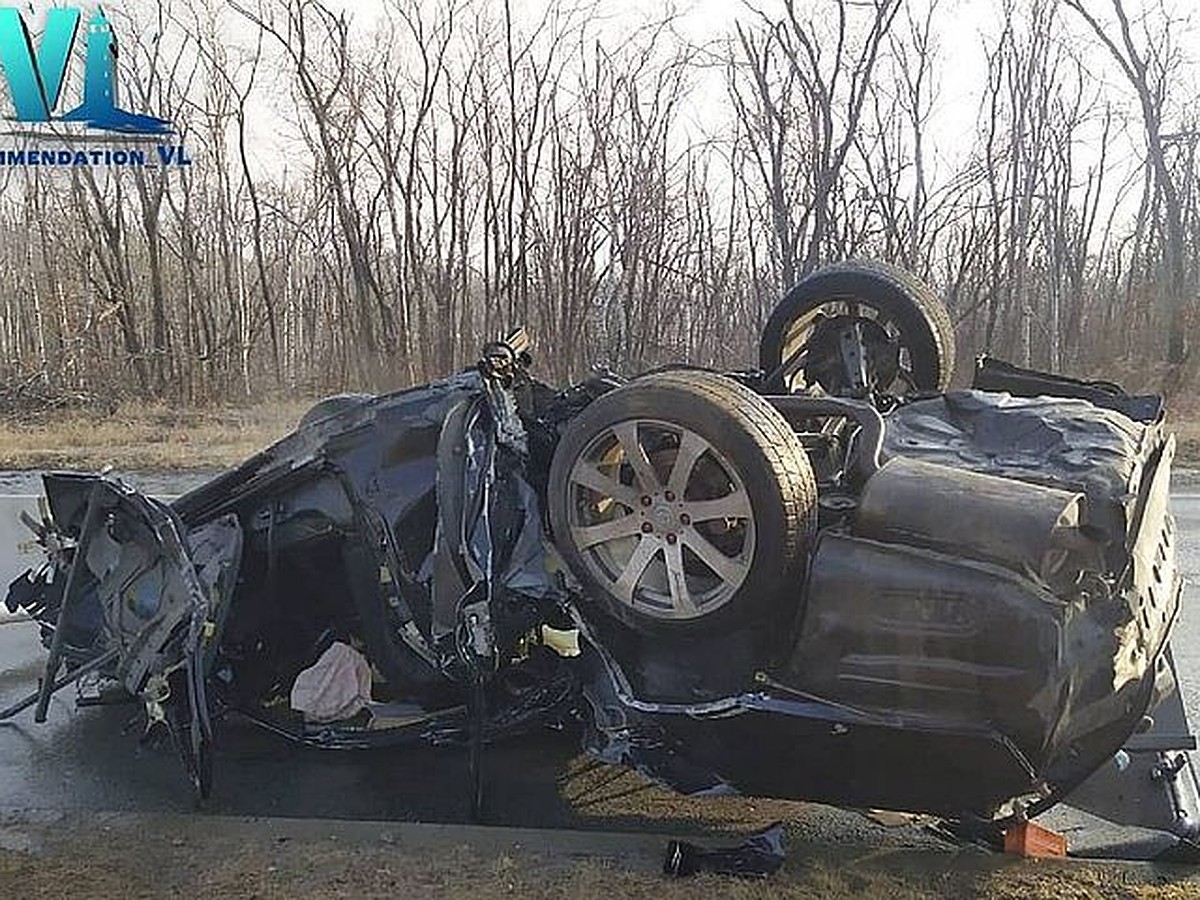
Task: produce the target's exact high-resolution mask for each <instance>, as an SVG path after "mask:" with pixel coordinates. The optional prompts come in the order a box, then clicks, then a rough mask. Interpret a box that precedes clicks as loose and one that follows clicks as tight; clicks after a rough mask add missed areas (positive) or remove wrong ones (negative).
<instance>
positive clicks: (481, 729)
mask: <svg viewBox="0 0 1200 900" xmlns="http://www.w3.org/2000/svg"><path fill="white" fill-rule="evenodd" d="M527 350H528V347H527V341H526V339H525V338H524V336H523V334H521V333H518V334H516V335H513V336H510V338H508V339H506V340H505V341H502V342H498V343H497V344H494V345H491V346H490V347H489V348H487V350H486V352H485V355H484V358H483V359H482V360H481V362H480V364H479V365H478V366H477V367H476V368H474V369H472V370H470V371H468V372H465V373H462V374H459V375H456V376H453V377H451V378H448V379H446V380H443V381H440V382H436V383H433V384H430V385H426V386H422V387H418V388H413V389H411V390H406V391H401V392H398V393H394V394H388V395H383V396H378V397H366V396H361V395H348V396H344V397H339V398H331V399H330V400H328V401H324V402H323V403H322V404H320V405H319V406H318V407H317V408H315V409H314V410H313V412H311V413H310V414H309V415H308V416H306V417H305V420H304V421H303V422H302V423H301V425H300V427H299V428H298V429H297V430H296V431H295V432H294V433H293V434H291V435H289V436H288V437H286V438H285V439H283V440H282V441H280V442H279V443H277V444H275V445H274V446H272V447H270V448H267V449H266V450H264V451H262V452H261V453H259V454H257V455H256V456H254V457H253V458H251V459H249V460H247V461H246V462H245V463H244V464H242V465H241V466H239V467H237V468H235V469H233V470H230V471H228V472H226V473H224V474H222V475H220V476H219V477H217V478H215V479H214V480H212V481H211V482H209V483H207V484H205V485H203V486H201V487H200V488H198V489H196V490H194V491H192V492H190V493H189V494H186V495H185V496H183V497H180V498H179V499H177V500H175V501H174V502H172V503H170V504H165V503H161V502H159V501H156V500H153V499H151V498H148V497H144V496H142V495H139V494H137V493H136V492H134V491H132V490H131V489H129V488H127V487H125V486H124V485H123V484H122V483H121V482H120V481H117V480H114V479H111V478H107V477H102V476H88V475H68V474H54V475H48V476H46V478H45V486H46V497H47V513H48V515H47V517H46V520H45V521H43V522H33V523H31V524H32V526H33V527H34V529H35V531H37V533H38V538H39V540H40V541H41V542H42V544H43V546H44V547H45V548H46V551H47V556H48V559H47V563H46V565H45V566H43V567H42V568H40V569H39V570H37V571H32V572H30V573H27V575H25V576H24V577H23V578H22V579H19V580H18V581H17V582H16V583H14V585H13V586H12V588H11V589H10V592H9V598H8V605H9V607H10V608H11V609H14V610H15V609H18V608H21V609H24V610H26V611H27V612H29V613H30V614H31V615H32V616H33V617H34V618H36V619H37V620H38V621H39V622H40V623H42V629H43V637H44V640H45V643H46V644H47V646H48V648H49V650H50V654H51V655H50V660H49V662H48V665H47V677H46V679H44V681H43V685H42V689H41V690H40V691H39V693H38V695H36V697H35V698H32V699H31V702H30V704H29V705H33V703H36V704H37V705H38V707H39V709H38V713H39V715H44V712H45V702H46V700H47V699H48V697H49V694H50V693H51V692H52V691H53V690H56V689H58V688H60V687H62V686H63V685H65V684H66V683H67V682H68V681H69V680H70V679H71V678H72V676H74V675H79V674H80V673H83V674H88V673H92V672H97V671H98V672H100V673H101V674H102V675H103V676H104V677H105V678H106V679H108V680H109V681H110V682H112V683H113V684H115V685H117V686H119V689H120V690H121V691H122V692H123V693H124V694H125V695H127V696H129V697H136V698H138V699H140V700H141V701H142V702H144V703H145V705H146V707H147V710H148V715H149V719H150V721H151V722H154V723H161V725H162V727H164V728H166V729H167V730H168V732H169V733H170V734H171V735H172V737H173V738H174V740H175V743H176V746H177V747H178V748H179V750H180V753H181V756H182V758H183V759H184V762H185V765H186V767H187V770H188V772H189V774H190V776H191V779H192V783H193V786H194V788H195V791H196V794H197V796H198V797H203V796H204V795H206V794H207V792H208V791H209V789H210V785H211V777H212V772H211V756H210V748H211V744H212V741H213V739H214V737H213V731H214V725H213V722H214V720H219V719H220V718H221V717H222V716H225V715H233V714H236V715H240V716H245V717H248V718H250V719H252V720H253V721H255V722H257V723H259V724H260V725H262V726H264V727H266V728H269V729H271V730H272V731H275V732H277V733H280V734H282V735H285V736H287V737H290V738H293V739H296V740H300V741H304V742H307V743H310V744H314V745H317V746H327V747H354V746H375V745H379V744H387V743H400V742H403V741H407V740H425V741H437V742H454V743H460V744H465V745H466V746H468V747H469V748H470V750H471V759H472V761H473V763H472V764H473V769H474V771H475V772H476V773H477V772H478V766H477V761H478V755H479V753H480V752H482V751H481V748H482V747H483V746H484V745H486V743H488V742H489V741H494V740H499V739H501V738H504V737H506V736H512V735H517V734H519V733H520V732H522V731H524V730H527V729H530V728H534V727H542V726H544V725H547V724H554V725H559V724H563V723H571V722H575V723H580V724H581V725H582V726H583V728H584V733H585V743H586V745H587V747H588V748H589V749H590V750H591V751H592V752H594V753H596V754H597V755H599V756H600V757H601V758H602V759H604V760H606V761H609V762H614V763H621V764H625V765H629V766H631V767H634V768H636V769H638V770H639V771H641V772H643V773H644V774H646V775H647V776H648V777H650V778H653V779H655V780H657V781H660V782H662V783H664V784H667V785H670V786H672V787H674V788H676V789H678V790H681V791H685V792H689V793H695V792H719V791H725V790H731V789H732V790H736V791H740V792H742V793H746V794H752V795H759V796H771V797H784V798H796V799H807V800H816V801H823V802H828V803H832V804H837V805H843V806H854V807H865V808H881V809H895V810H904V811H911V812H927V813H933V814H936V815H939V816H944V817H947V818H949V819H953V820H957V821H962V822H974V823H984V824H994V825H997V826H1000V825H1002V824H1003V823H1005V822H1010V821H1013V820H1015V819H1020V818H1024V817H1029V816H1033V815H1037V814H1038V813H1040V812H1041V811H1043V810H1045V809H1047V808H1049V807H1050V806H1052V805H1053V804H1055V803H1057V802H1058V801H1060V800H1062V799H1063V798H1064V797H1065V796H1067V795H1068V794H1069V793H1070V792H1071V791H1072V790H1074V789H1076V788H1077V787H1078V786H1079V785H1080V784H1082V783H1083V782H1085V781H1086V780H1087V779H1088V778H1089V776H1091V775H1092V774H1093V773H1095V772H1096V771H1097V770H1098V769H1101V768H1102V767H1103V766H1104V765H1105V764H1106V763H1107V762H1109V761H1110V760H1112V759H1113V758H1114V757H1115V756H1116V755H1117V754H1119V753H1121V752H1124V751H1123V750H1122V748H1123V747H1126V746H1129V745H1130V743H1131V742H1133V743H1135V744H1136V742H1137V741H1138V740H1141V741H1142V749H1143V751H1144V752H1147V753H1152V754H1153V760H1154V765H1156V766H1158V767H1159V768H1158V770H1157V771H1160V773H1161V771H1162V767H1163V766H1166V767H1167V768H1172V767H1173V768H1172V771H1173V775H1172V776H1171V777H1169V778H1166V777H1161V778H1159V779H1158V780H1157V781H1156V782H1155V784H1154V785H1153V786H1152V787H1146V788H1145V791H1147V792H1148V791H1151V790H1152V791H1153V792H1154V793H1155V797H1157V798H1158V800H1156V801H1155V802H1158V801H1159V800H1161V803H1162V804H1164V805H1165V808H1168V809H1169V815H1166V816H1165V819H1164V821H1165V822H1167V824H1166V825H1165V826H1164V827H1169V828H1170V829H1172V830H1174V831H1175V832H1176V833H1177V834H1179V835H1180V836H1181V837H1184V838H1187V839H1190V838H1192V837H1194V834H1193V831H1194V829H1195V827H1196V823H1195V820H1194V814H1193V808H1194V796H1193V794H1194V790H1193V788H1192V787H1191V786H1194V776H1193V775H1192V773H1191V767H1190V761H1188V758H1187V754H1186V750H1187V749H1188V746H1186V745H1184V746H1178V745H1177V744H1171V742H1170V741H1168V742H1167V743H1160V744H1155V743H1154V742H1153V740H1151V738H1152V737H1153V735H1154V734H1155V733H1156V727H1157V726H1156V723H1155V716H1156V715H1159V713H1158V712H1157V711H1158V710H1159V709H1162V708H1165V707H1164V704H1165V705H1166V707H1169V708H1170V710H1171V711H1172V715H1173V716H1174V717H1176V718H1178V717H1179V716H1181V715H1182V705H1181V703H1180V701H1179V696H1178V691H1177V690H1176V688H1175V684H1174V672H1173V667H1172V663H1171V657H1170V653H1169V647H1168V638H1169V636H1170V632H1171V628H1172V625H1173V624H1174V622H1175V619H1176V617H1177V615H1178V608H1179V600H1180V589H1181V580H1180V577H1179V575H1178V573H1177V571H1176V567H1175V547H1174V542H1175V535H1174V525H1173V520H1172V518H1171V515H1170V511H1169V505H1168V493H1169V482H1170V469H1171V462H1172V457H1173V454H1174V440H1173V438H1172V437H1171V435H1169V434H1168V433H1167V432H1166V430H1165V429H1164V426H1163V415H1162V403H1161V401H1160V400H1159V399H1158V398H1154V397H1130V396H1128V395H1126V394H1124V393H1123V392H1121V391H1120V390H1119V389H1117V388H1115V387H1114V386H1111V385H1097V384H1092V383H1083V382H1078V381H1073V380H1071V379H1067V378H1062V377H1060V376H1054V375H1047V374H1044V373H1037V372H1032V371H1029V370H1023V369H1018V368H1016V367H1012V366H1007V365H1005V364H1001V363H997V362H996V361H993V360H986V359H985V360H981V361H980V363H979V365H978V367H977V370H976V373H975V380H974V383H973V386H972V387H971V388H970V389H962V390H954V389H951V388H950V384H949V379H950V369H951V367H952V364H953V358H954V350H953V334H952V330H951V329H950V327H949V319H948V316H946V314H945V310H944V309H943V308H942V307H941V306H940V304H939V303H937V301H936V298H933V297H932V295H930V294H929V292H928V290H927V289H925V288H924V287H923V286H920V285H918V284H916V283H915V282H913V281H912V279H910V278H909V277H908V276H905V275H903V274H902V273H898V272H896V271H895V270H892V269H889V268H886V267H881V266H877V265H874V264H868V265H864V264H841V265H838V266H831V267H829V268H827V269H825V270H821V271H819V272H818V273H815V275H813V276H810V277H809V278H808V279H806V280H805V281H803V282H801V284H800V285H798V286H797V288H796V289H794V290H793V291H792V292H791V293H789V295H788V296H787V297H785V299H784V301H783V302H782V303H781V304H780V307H779V309H777V311H776V314H775V315H774V316H773V317H772V320H771V322H770V323H769V324H768V326H767V329H766V331H765V332H764V337H763V347H762V354H761V359H760V366H759V368H758V369H756V370H753V371H747V372H734V373H725V374H718V373H714V372H709V371H704V370H697V369H690V368H682V367H681V368H672V369H668V370H662V371H658V372H653V373H649V374H646V375H643V376H640V377H637V378H633V379H624V378H621V377H618V376H615V375H612V374H611V373H606V372H605V373H599V374H596V375H593V376H592V377H590V378H588V379H586V380H584V381H583V382H581V383H579V384H575V385H571V386H569V387H567V388H565V389H557V388H553V387H550V386H548V385H545V384H542V383H540V382H538V381H537V380H536V379H535V378H534V377H533V376H532V375H531V374H530V372H529V368H530V362H531V360H530V357H529V354H528V352H527ZM335 647H336V648H337V651H336V652H335V653H334V654H333V655H332V656H330V651H331V648H335ZM352 653H357V654H360V655H361V657H362V659H363V660H365V661H366V663H369V667H370V673H371V678H370V679H369V680H370V681H371V684H370V686H369V690H368V691H367V692H366V693H368V695H369V696H366V697H361V698H359V699H360V700H361V702H357V703H354V702H352V703H350V705H347V704H346V702H345V701H346V700H347V699H349V700H351V701H353V700H354V699H355V697H354V696H353V694H354V691H353V690H350V694H349V695H347V696H342V695H340V694H339V695H338V696H337V699H336V702H334V703H333V704H332V705H330V707H329V708H330V709H332V710H335V711H339V712H334V713H331V714H329V715H322V714H315V713H314V712H313V711H314V710H315V709H316V707H311V708H310V707H304V709H305V710H307V712H308V715H304V714H302V712H301V711H298V708H297V701H295V699H294V698H295V696H296V695H295V692H294V688H295V686H296V685H297V682H298V679H300V678H302V677H304V678H305V679H307V680H306V682H305V683H306V685H309V686H311V684H313V683H317V684H318V685H319V684H320V683H321V679H322V678H334V677H335V676H334V675H333V674H331V673H332V669H329V670H326V669H325V668H324V667H323V666H324V663H322V661H323V660H329V659H332V658H334V657H337V656H339V655H341V656H343V657H347V656H348V655H349V654H352ZM318 664H321V665H320V666H319V665H318ZM318 669H319V671H318ZM362 671H363V669H362V668H361V667H359V669H358V673H359V680H360V681H361V675H362ZM64 672H65V674H63V673H64ZM351 680H353V679H351ZM360 693H361V691H360ZM289 701H290V702H289ZM301 706H303V704H301ZM1172 721H1175V720H1174V719H1172ZM1183 727H1184V729H1186V721H1185V720H1184V722H1183ZM478 782H479V779H478V777H477V776H476V792H478V790H479V785H478Z"/></svg>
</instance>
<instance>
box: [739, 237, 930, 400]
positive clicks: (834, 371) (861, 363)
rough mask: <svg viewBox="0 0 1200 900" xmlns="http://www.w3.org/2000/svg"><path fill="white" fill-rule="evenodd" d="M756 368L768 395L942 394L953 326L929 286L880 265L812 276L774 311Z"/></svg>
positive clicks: (841, 266) (858, 264)
mask: <svg viewBox="0 0 1200 900" xmlns="http://www.w3.org/2000/svg"><path fill="white" fill-rule="evenodd" d="M759 366H760V367H761V368H762V369H763V371H764V372H765V373H766V377H767V385H766V386H767V388H768V390H782V391H798V390H803V389H807V388H812V387H818V386H819V387H820V389H821V390H822V391H823V392H825V393H827V394H832V395H834V396H841V397H872V396H875V397H878V396H881V395H882V396H892V397H898V396H905V395H911V394H913V393H918V392H923V391H942V390H945V389H946V388H947V387H949V385H950V378H951V376H952V375H953V373H954V326H953V323H952V322H951V320H950V314H949V313H948V312H947V310H946V307H945V306H944V305H943V304H942V302H941V301H940V300H939V299H938V298H937V296H936V295H935V294H934V293H933V291H932V290H931V289H930V288H929V286H928V285H926V284H924V283H923V282H922V281H920V279H918V278H916V277H915V276H913V275H911V274H910V273H908V272H905V271H904V270H902V269H898V268H896V267H894V266H890V265H887V264H885V263H878V262H863V261H851V262H842V263H835V264H833V265H830V266H827V267H825V268H823V269H819V270H817V271H816V272H813V273H812V274H811V275H809V276H808V277H806V278H804V279H803V280H801V281H800V283H799V284H797V285H796V286H795V287H794V288H792V289H791V290H790V291H789V292H788V293H787V295H786V296H785V297H784V298H783V300H781V301H780V302H779V305H778V306H776V307H775V311H774V312H773V313H772V314H771V318H770V320H769V321H768V322H767V326H766V328H764V329H763V335H762V341H761V342H760V345H759Z"/></svg>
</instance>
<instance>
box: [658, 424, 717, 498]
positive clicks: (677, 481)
mask: <svg viewBox="0 0 1200 900" xmlns="http://www.w3.org/2000/svg"><path fill="white" fill-rule="evenodd" d="M707 452H708V441H706V440H704V438H702V437H700V435H698V434H696V433H695V432H694V431H687V430H685V431H684V432H683V434H682V435H681V436H680V438H679V452H678V453H676V454H675V465H673V466H672V467H671V476H670V478H668V479H667V490H669V491H672V492H674V494H675V495H676V496H677V497H680V498H682V497H683V495H684V491H685V490H686V488H687V484H688V479H690V478H691V477H692V470H693V469H695V468H696V463H697V462H699V461H700V457H702V456H703V455H704V454H705V453H707Z"/></svg>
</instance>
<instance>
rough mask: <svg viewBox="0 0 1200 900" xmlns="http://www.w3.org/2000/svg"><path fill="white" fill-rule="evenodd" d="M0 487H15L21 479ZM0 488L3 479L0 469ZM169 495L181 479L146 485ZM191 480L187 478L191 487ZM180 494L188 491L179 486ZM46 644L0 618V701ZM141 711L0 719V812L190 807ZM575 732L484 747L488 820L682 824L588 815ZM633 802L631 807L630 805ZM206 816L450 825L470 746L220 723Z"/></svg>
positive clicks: (1194, 524)
mask: <svg viewBox="0 0 1200 900" xmlns="http://www.w3.org/2000/svg"><path fill="white" fill-rule="evenodd" d="M11 481H12V482H13V483H10V484H7V488H8V489H11V488H12V487H14V486H17V485H16V482H15V479H13V480H11ZM0 485H5V481H4V477H3V476H0ZM20 486H23V487H26V488H31V489H30V490H28V491H27V492H26V494H25V496H16V494H17V493H18V492H16V491H13V494H10V495H9V496H3V493H4V490H5V488H4V487H0V582H2V583H3V584H7V582H8V581H9V580H10V579H11V578H12V577H15V575H16V574H18V573H19V572H20V571H21V570H22V569H23V568H24V567H26V566H27V565H28V564H29V562H30V560H31V559H33V557H32V554H31V553H19V552H14V549H13V548H14V547H16V546H17V542H18V539H19V540H25V536H24V535H22V534H21V533H20V532H21V531H22V530H23V529H21V528H20V526H19V525H17V523H16V511H17V510H18V509H21V508H26V509H36V503H35V501H34V498H33V497H32V496H31V495H33V494H34V493H35V492H36V489H37V485H36V483H31V484H22V485H20ZM148 486H149V487H151V489H152V490H156V489H157V490H156V492H158V493H160V494H175V493H179V492H180V490H181V487H180V482H171V481H169V480H168V481H160V482H159V483H157V484H153V485H148ZM188 486H190V483H189V485H188ZM183 489H186V487H185V488H183ZM1174 509H1175V513H1176V516H1177V518H1178V521H1179V526H1180V527H1179V533H1180V534H1181V537H1182V540H1181V568H1182V571H1183V573H1184V575H1185V576H1186V577H1187V578H1189V580H1191V581H1192V582H1196V581H1200V490H1197V489H1196V487H1194V486H1193V485H1192V484H1191V483H1187V484H1186V486H1185V487H1184V488H1183V489H1182V490H1180V491H1178V492H1177V494H1176V496H1175V499H1174ZM1195 591H1196V589H1195V588H1194V587H1192V586H1189V587H1188V588H1187V589H1186V590H1185V596H1184V608H1183V614H1182V619H1181V622H1180V624H1179V627H1178V628H1177V630H1176V632H1175V636H1174V648H1175V653H1176V660H1177V662H1178V667H1179V671H1180V679H1181V682H1182V688H1183V692H1184V697H1185V702H1186V704H1187V707H1188V709H1189V713H1190V715H1191V717H1192V719H1193V722H1200V612H1194V611H1193V604H1194V601H1195V596H1196V593H1195ZM43 661H44V650H43V649H42V647H41V644H40V643H39V641H38V638H37V627H36V626H35V625H34V624H33V623H31V622H27V621H25V622H22V621H7V622H3V623H0V706H2V705H7V704H8V703H10V702H12V701H14V700H15V699H17V698H18V697H20V696H22V695H23V694H25V693H27V692H28V691H30V690H32V689H33V687H34V686H35V685H36V682H37V679H38V677H39V675H40V672H41V666H42V663H43ZM141 721H142V716H141V714H140V710H139V708H138V707H137V706H124V707H108V708H92V709H78V710H77V709H76V708H75V704H74V691H73V689H70V688H68V689H67V690H64V691H63V692H62V693H61V695H59V696H58V697H56V698H54V700H53V702H52V704H51V707H50V717H49V721H48V722H47V723H46V724H44V725H36V724H34V722H33V717H32V712H31V711H29V712H26V713H23V714H21V715H20V716H18V717H17V718H16V719H15V720H14V721H11V722H8V723H0V811H2V810H8V811H14V810H23V811H70V812H79V811H96V812H99V811H114V812H135V811H136V812H145V813H179V812H188V811H190V810H191V809H192V801H191V796H190V792H189V790H188V787H187V784H186V782H185V779H184V777H183V774H182V771H181V768H180V765H179V763H178V760H177V758H176V757H175V755H174V752H173V751H172V750H171V748H170V747H169V746H161V747H153V746H142V745H140V744H139V730H140V727H141V724H140V723H141ZM578 755H579V741H578V737H577V736H574V735H569V734H561V733H554V732H543V733H537V734H533V735H530V736H527V737H525V738H522V739H520V740H516V741H510V742H507V743H504V744H501V745H499V746H496V747H493V748H490V749H489V751H488V753H487V754H486V760H485V763H486V766H487V771H488V772H490V773H491V774H492V776H494V777H490V778H488V779H487V781H488V786H489V792H488V817H487V821H489V822H490V823H493V824H503V825H511V826H524V827H553V828H581V827H582V828H595V827H603V828H608V829H612V828H636V829H639V830H645V829H662V830H674V831H679V830H680V826H681V825H683V824H685V822H686V821H687V820H688V817H689V815H690V812H688V811H686V810H685V811H684V812H683V814H682V815H681V814H680V812H679V811H677V810H674V809H672V808H668V807H666V806H663V807H661V808H660V812H661V811H662V810H666V815H665V816H663V817H656V816H655V815H650V816H645V815H642V814H640V813H634V812H631V813H630V814H629V815H617V816H615V817H614V816H611V815H606V816H604V817H602V818H597V817H595V816H593V815H592V814H591V812H590V811H589V809H588V808H587V807H588V804H587V802H586V798H585V802H583V803H581V802H580V800H579V796H578V791H577V790H575V789H574V788H573V787H571V786H570V785H569V784H568V782H570V780H571V776H570V774H569V773H570V772H571V771H578V767H579V762H578V760H577V757H578ZM631 809H632V807H631ZM205 810H206V812H210V813H213V814H219V815H228V816H272V817H288V818H337V819H360V820H394V821H408V822H431V823H458V822H466V821H468V820H469V809H468V791H467V770H466V759H465V754H464V753H463V752H462V751H461V750H459V749H456V748H431V747H424V746H418V747H406V748H402V749H390V750H378V751H355V752H347V751H342V752H333V751H320V750H315V749H309V748H301V747H296V746H293V745H291V744H289V743H287V742H285V741H283V740H281V739H280V738H278V737H275V736H273V735H270V734H267V733H265V732H263V731H261V730H260V729H258V728H256V727H255V726H253V725H251V724H249V723H246V722H244V721H238V720H228V721H226V722H223V723H221V724H220V726H219V741H218V747H217V751H216V779H215V785H214V791H213V796H212V797H211V799H210V800H209V802H208V803H207V804H206V807H205ZM858 822H859V824H858V825H855V824H853V822H852V821H851V820H850V819H849V818H846V817H845V816H844V814H841V813H837V812H835V811H833V810H828V809H826V808H820V809H819V810H817V811H814V812H813V813H812V815H811V822H809V823H808V825H801V826H800V827H801V828H805V827H811V829H812V830H813V831H814V833H816V834H822V833H828V834H831V835H833V836H835V837H840V836H844V835H845V833H846V832H847V831H848V830H855V829H857V828H861V827H862V820H861V819H859V820H858Z"/></svg>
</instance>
